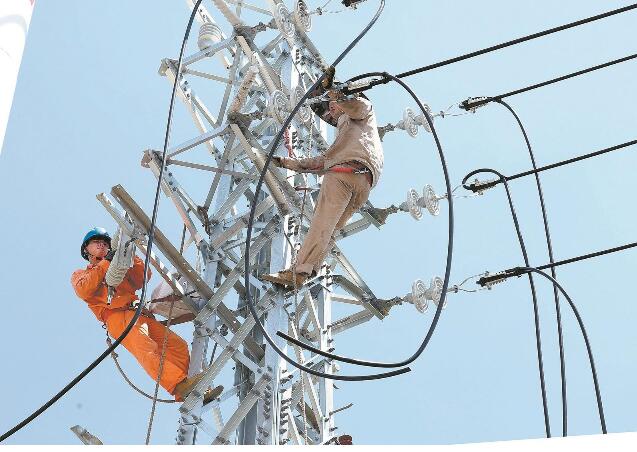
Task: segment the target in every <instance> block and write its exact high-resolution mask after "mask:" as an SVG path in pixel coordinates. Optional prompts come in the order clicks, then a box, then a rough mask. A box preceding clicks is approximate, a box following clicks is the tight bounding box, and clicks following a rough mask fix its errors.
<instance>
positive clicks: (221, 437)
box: [212, 375, 272, 445]
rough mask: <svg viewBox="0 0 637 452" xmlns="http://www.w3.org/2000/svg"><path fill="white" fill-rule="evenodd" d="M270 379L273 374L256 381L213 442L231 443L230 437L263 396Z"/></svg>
mask: <svg viewBox="0 0 637 452" xmlns="http://www.w3.org/2000/svg"><path fill="white" fill-rule="evenodd" d="M270 381H272V377H271V376H269V375H263V376H262V377H261V378H260V379H259V380H258V381H257V382H256V383H255V385H254V386H253V387H252V389H251V390H250V392H248V394H247V395H246V396H245V397H244V399H243V400H242V401H241V403H240V404H239V407H238V408H237V410H236V411H235V412H234V413H233V414H232V416H230V419H228V422H226V425H224V427H223V429H222V430H221V431H220V432H219V434H218V435H217V437H216V438H215V440H214V441H213V443H212V444H213V445H219V444H230V437H231V436H232V434H233V433H234V431H235V430H236V429H237V427H238V426H239V424H240V423H241V421H242V420H243V419H244V418H245V417H246V416H247V415H248V413H249V412H250V410H251V409H252V407H253V406H254V404H255V403H256V402H257V400H259V398H261V397H262V395H263V391H264V390H265V387H266V386H267V385H268V383H269V382H270Z"/></svg>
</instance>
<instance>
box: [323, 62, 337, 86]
mask: <svg viewBox="0 0 637 452" xmlns="http://www.w3.org/2000/svg"><path fill="white" fill-rule="evenodd" d="M335 75H336V68H335V67H334V66H330V67H328V68H327V69H326V70H325V77H324V78H323V80H321V86H323V88H325V89H330V88H331V87H332V85H333V84H334V76H335Z"/></svg>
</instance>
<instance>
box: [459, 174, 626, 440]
mask: <svg viewBox="0 0 637 452" xmlns="http://www.w3.org/2000/svg"><path fill="white" fill-rule="evenodd" d="M481 171H484V172H488V173H492V174H495V175H497V176H498V177H499V178H500V179H503V178H504V176H503V175H502V174H501V173H499V172H498V171H496V170H494V169H491V168H484V169H482V170H481ZM468 177H470V176H465V178H464V179H463V180H462V184H463V185H464V184H465V182H466V181H467V178H468ZM502 183H503V184H504V187H505V190H506V194H507V198H508V201H509V208H510V211H511V217H512V218H513V224H514V226H515V229H516V233H517V235H518V238H519V239H521V238H522V233H521V230H520V224H519V222H518V219H517V214H516V213H515V207H514V206H513V200H512V198H511V192H510V190H509V185H508V183H507V181H506V180H502ZM520 244H522V242H521V243H520ZM632 246H637V243H635V244H633V245H632ZM626 247H630V246H627V245H625V246H624V247H618V248H617V249H614V251H619V250H620V249H619V248H624V249H625V248H626ZM608 252H612V251H611V250H608V251H606V252H598V253H592V254H591V255H588V256H585V257H583V258H588V257H593V256H597V255H601V254H607V253H608ZM576 260H581V258H580V259H578V258H575V259H567V260H566V261H560V262H555V263H551V264H547V265H543V266H542V267H536V268H533V267H530V266H529V264H525V265H526V266H525V267H516V268H514V269H510V270H506V271H505V272H504V273H505V274H504V275H503V274H500V275H499V278H494V277H495V276H496V275H493V276H486V277H482V278H480V280H478V284H480V285H481V286H484V285H485V280H494V281H498V282H499V281H503V280H504V278H507V277H510V276H522V275H523V274H525V273H526V274H528V276H529V280H531V273H539V274H541V275H542V276H544V277H545V278H548V279H549V280H551V281H552V282H553V284H554V285H555V286H557V288H558V289H559V290H560V292H562V294H563V295H564V297H565V298H566V299H567V301H568V303H569V306H570V307H571V309H572V310H573V313H574V314H575V317H576V318H577V322H578V324H579V327H580V330H581V332H582V336H583V337H584V341H585V343H586V349H587V352H588V357H589V363H590V366H591V371H592V373H593V381H594V385H595V395H596V398H597V407H598V412H599V417H600V423H601V426H602V432H603V433H604V434H605V433H606V421H605V419H604V410H603V406H602V399H601V395H600V391H599V383H598V381H597V372H596V370H595V362H594V360H593V352H592V350H591V347H590V343H589V340H588V335H587V334H586V328H585V327H584V322H583V321H582V318H581V316H580V315H579V312H578V311H577V308H576V307H575V304H574V303H573V301H572V300H571V298H570V297H569V296H568V294H567V293H566V291H565V290H564V289H563V288H562V286H561V285H560V284H559V283H558V282H557V280H555V278H553V277H552V276H549V275H547V274H546V273H544V272H543V271H542V270H543V269H546V268H549V267H557V266H558V265H562V264H563V263H570V262H575V261H576ZM539 353H540V354H541V350H539Z"/></svg>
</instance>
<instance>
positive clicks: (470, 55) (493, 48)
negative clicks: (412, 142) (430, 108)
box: [350, 3, 637, 93]
mask: <svg viewBox="0 0 637 452" xmlns="http://www.w3.org/2000/svg"><path fill="white" fill-rule="evenodd" d="M635 8H637V3H635V4H632V5H628V6H624V7H623V8H618V9H614V10H612V11H608V12H605V13H602V14H598V15H596V16H591V17H588V18H586V19H581V20H578V21H575V22H571V23H569V24H565V25H560V26H558V27H554V28H549V29H548V30H544V31H540V32H538V33H533V34H531V35H527V36H524V37H521V38H517V39H513V40H511V41H507V42H503V43H501V44H496V45H494V46H491V47H487V48H485V49H481V50H476V51H474V52H471V53H467V54H464V55H460V56H457V57H454V58H450V59H448V60H443V61H439V62H437V63H433V64H430V65H427V66H423V67H421V68H417V69H412V70H411V71H407V72H403V73H401V74H398V75H397V77H398V78H404V77H409V76H411V75H414V74H420V73H421V72H426V71H431V70H433V69H437V68H440V67H443V66H447V65H449V64H453V63H457V62H459V61H463V60H467V59H469V58H474V57H476V56H480V55H484V54H486V53H490V52H494V51H496V50H500V49H504V48H505V47H510V46H513V45H516V44H521V43H523V42H526V41H530V40H533V39H537V38H541V37H543V36H547V35H550V34H552V33H557V32H559V31H564V30H568V29H569V28H574V27H578V26H580V25H584V24H587V23H591V22H595V21H597V20H601V19H605V18H607V17H611V16H614V15H616V14H621V13H625V12H628V11H631V10H633V9H635ZM388 82H389V80H386V79H381V80H375V81H373V82H371V83H370V84H369V85H366V86H365V87H361V88H357V89H354V90H352V91H350V92H352V93H354V92H361V91H366V90H368V89H370V88H372V87H374V86H376V85H380V84H385V83H388Z"/></svg>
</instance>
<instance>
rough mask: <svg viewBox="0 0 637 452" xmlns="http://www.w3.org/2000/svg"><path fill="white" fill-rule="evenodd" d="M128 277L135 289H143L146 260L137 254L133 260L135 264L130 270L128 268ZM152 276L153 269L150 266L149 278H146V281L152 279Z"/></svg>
mask: <svg viewBox="0 0 637 452" xmlns="http://www.w3.org/2000/svg"><path fill="white" fill-rule="evenodd" d="M126 277H127V278H128V281H129V282H130V284H131V286H133V289H135V290H138V289H141V288H142V285H143V284H144V261H143V260H141V259H140V258H139V257H137V256H135V257H134V260H133V266H132V267H131V268H130V270H128V272H126ZM150 277H151V271H150V267H149V268H148V278H146V281H148V280H150Z"/></svg>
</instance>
